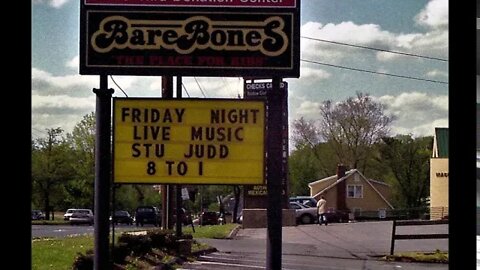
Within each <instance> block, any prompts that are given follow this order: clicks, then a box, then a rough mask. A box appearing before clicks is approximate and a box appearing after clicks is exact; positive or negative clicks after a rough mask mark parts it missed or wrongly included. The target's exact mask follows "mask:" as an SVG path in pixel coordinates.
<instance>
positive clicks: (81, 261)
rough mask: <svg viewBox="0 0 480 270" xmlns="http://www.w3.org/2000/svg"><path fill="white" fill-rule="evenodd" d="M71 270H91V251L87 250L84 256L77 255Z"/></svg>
mask: <svg viewBox="0 0 480 270" xmlns="http://www.w3.org/2000/svg"><path fill="white" fill-rule="evenodd" d="M72 270H93V250H91V249H90V250H87V252H86V254H85V255H84V254H82V253H77V257H75V261H74V262H73V266H72Z"/></svg>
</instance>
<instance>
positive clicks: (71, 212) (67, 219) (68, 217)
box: [63, 208, 77, 221]
mask: <svg viewBox="0 0 480 270" xmlns="http://www.w3.org/2000/svg"><path fill="white" fill-rule="evenodd" d="M75 210H77V209H75V208H70V209H67V212H65V214H64V215H63V220H66V221H69V220H70V217H71V216H72V214H73V211H75Z"/></svg>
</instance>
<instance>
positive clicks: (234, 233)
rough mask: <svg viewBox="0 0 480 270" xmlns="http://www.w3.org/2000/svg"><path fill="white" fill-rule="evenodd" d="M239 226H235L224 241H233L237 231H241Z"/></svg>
mask: <svg viewBox="0 0 480 270" xmlns="http://www.w3.org/2000/svg"><path fill="white" fill-rule="evenodd" d="M241 227H242V226H241V225H237V226H236V227H235V228H233V230H232V231H231V232H230V233H229V234H228V236H227V237H226V238H225V239H233V238H235V236H237V233H238V230H240V229H241Z"/></svg>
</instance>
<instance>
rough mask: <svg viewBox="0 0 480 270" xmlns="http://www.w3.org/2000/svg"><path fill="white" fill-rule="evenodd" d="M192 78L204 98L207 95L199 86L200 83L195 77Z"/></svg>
mask: <svg viewBox="0 0 480 270" xmlns="http://www.w3.org/2000/svg"><path fill="white" fill-rule="evenodd" d="M193 78H194V79H195V81H196V82H197V85H198V88H200V92H202V95H203V97H204V98H206V97H207V96H206V95H205V93H204V92H203V90H202V87H201V86H200V83H199V82H198V80H197V77H193Z"/></svg>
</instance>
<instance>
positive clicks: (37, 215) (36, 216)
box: [32, 210, 45, 220]
mask: <svg viewBox="0 0 480 270" xmlns="http://www.w3.org/2000/svg"><path fill="white" fill-rule="evenodd" d="M44 219H45V214H44V213H43V212H42V211H41V210H32V220H44Z"/></svg>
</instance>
